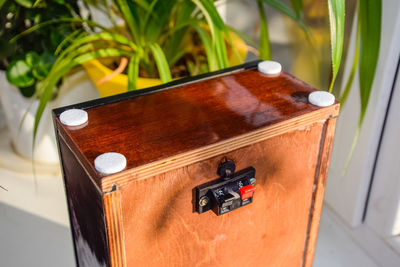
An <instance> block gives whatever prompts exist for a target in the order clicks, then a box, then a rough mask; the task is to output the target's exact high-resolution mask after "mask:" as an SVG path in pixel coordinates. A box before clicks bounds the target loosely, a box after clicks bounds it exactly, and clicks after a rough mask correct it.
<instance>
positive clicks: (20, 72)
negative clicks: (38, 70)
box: [6, 59, 35, 87]
mask: <svg viewBox="0 0 400 267" xmlns="http://www.w3.org/2000/svg"><path fill="white" fill-rule="evenodd" d="M6 76H7V80H8V81H9V82H10V83H11V84H13V85H15V86H17V87H28V86H31V85H33V84H34V83H35V79H34V78H33V75H32V69H31V67H30V66H29V65H28V64H27V63H26V62H25V61H24V60H21V59H20V60H14V61H12V62H11V63H10V65H9V66H8V68H7V71H6Z"/></svg>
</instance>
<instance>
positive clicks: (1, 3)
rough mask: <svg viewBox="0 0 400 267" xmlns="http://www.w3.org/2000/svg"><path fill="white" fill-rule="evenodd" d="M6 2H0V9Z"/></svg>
mask: <svg viewBox="0 0 400 267" xmlns="http://www.w3.org/2000/svg"><path fill="white" fill-rule="evenodd" d="M6 1H7V0H0V8H2V7H3V5H4V3H5V2H6Z"/></svg>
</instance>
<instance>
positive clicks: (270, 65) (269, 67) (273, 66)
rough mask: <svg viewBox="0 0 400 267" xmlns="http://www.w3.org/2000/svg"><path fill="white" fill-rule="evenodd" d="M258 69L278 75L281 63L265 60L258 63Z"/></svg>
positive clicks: (267, 73) (268, 73)
mask: <svg viewBox="0 0 400 267" xmlns="http://www.w3.org/2000/svg"><path fill="white" fill-rule="evenodd" d="M258 71H259V72H261V73H264V74H266V75H268V76H271V77H275V76H279V74H281V71H282V65H281V64H280V63H279V62H276V61H270V60H265V61H261V62H260V63H258Z"/></svg>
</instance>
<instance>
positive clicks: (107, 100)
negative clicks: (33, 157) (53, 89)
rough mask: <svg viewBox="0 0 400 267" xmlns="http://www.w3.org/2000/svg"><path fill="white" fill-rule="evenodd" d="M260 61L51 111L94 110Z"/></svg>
mask: <svg viewBox="0 0 400 267" xmlns="http://www.w3.org/2000/svg"><path fill="white" fill-rule="evenodd" d="M260 61H261V60H255V61H251V62H248V63H244V64H242V65H237V66H234V67H230V68H226V69H223V70H218V71H213V72H208V73H204V74H200V75H197V76H191V77H185V78H182V79H179V80H175V81H172V82H169V83H165V84H161V85H157V86H153V87H149V88H146V89H141V90H137V91H131V92H127V93H123V94H119V95H113V96H109V97H104V98H98V99H95V100H90V101H86V102H82V103H78V104H73V105H69V106H64V107H59V108H56V109H53V114H54V115H55V116H56V117H58V116H59V115H60V114H61V113H62V112H63V111H65V110H67V109H71V108H77V109H90V108H94V107H98V106H102V105H106V104H111V103H116V102H120V101H124V100H128V99H132V98H135V97H139V96H143V95H148V94H151V93H155V92H160V91H164V90H169V89H173V88H176V87H179V86H183V85H186V84H190V83H194V82H198V81H201V80H207V79H211V78H215V77H217V76H221V75H227V74H229V73H232V72H236V71H241V70H247V69H253V68H255V67H257V65H258V63H259V62H260Z"/></svg>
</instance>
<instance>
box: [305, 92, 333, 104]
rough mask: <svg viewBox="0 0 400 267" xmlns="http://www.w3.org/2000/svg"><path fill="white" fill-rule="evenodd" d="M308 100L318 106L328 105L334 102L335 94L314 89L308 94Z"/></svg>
mask: <svg viewBox="0 0 400 267" xmlns="http://www.w3.org/2000/svg"><path fill="white" fill-rule="evenodd" d="M308 102H310V103H311V104H313V105H315V106H318V107H328V106H331V105H333V104H334V103H335V96H334V95H333V94H331V93H328V92H325V91H316V92H312V93H311V94H309V95H308Z"/></svg>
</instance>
